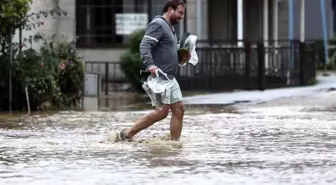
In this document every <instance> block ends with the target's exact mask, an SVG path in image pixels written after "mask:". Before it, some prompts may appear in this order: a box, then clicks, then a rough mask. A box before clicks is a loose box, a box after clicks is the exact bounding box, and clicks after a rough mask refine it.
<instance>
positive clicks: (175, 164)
mask: <svg viewBox="0 0 336 185" xmlns="http://www.w3.org/2000/svg"><path fill="white" fill-rule="evenodd" d="M335 110H336V109H333V108H324V109H323V110H322V109H310V108H307V107H295V106H290V107H284V106H278V107H269V106H268V107H257V106H256V107H251V108H243V109H238V110H235V109H228V108H222V109H220V108H218V107H217V108H216V110H211V109H207V111H204V110H203V109H189V110H188V111H187V113H186V116H185V121H184V128H183V133H182V138H181V141H180V142H171V141H167V140H166V139H165V137H166V136H167V134H168V132H169V117H168V118H167V119H166V120H163V121H161V122H159V123H157V124H155V125H153V126H152V127H150V128H149V129H147V130H145V131H143V132H140V133H139V135H137V137H136V138H135V141H133V142H123V143H110V142H109V141H108V139H107V137H108V133H109V132H110V131H113V130H116V129H121V128H124V127H129V126H131V125H132V122H133V121H134V120H136V118H137V117H139V116H142V115H143V114H144V113H146V112H147V111H121V112H112V111H109V112H60V113H57V114H53V115H44V116H34V117H31V118H29V119H27V120H26V121H25V122H21V123H10V124H7V125H6V124H2V127H1V128H0V183H1V184H25V185H27V184H34V185H42V184H43V185H44V184H118V185H120V184H123V185H127V184H151V185H156V184H162V185H165V184H167V185H171V184H193V185H197V184H202V185H204V184H249V185H263V184H271V185H278V184H283V185H300V184H305V185H307V184H335V182H336V176H335V173H336V150H335V148H336V121H335V120H336V114H335Z"/></svg>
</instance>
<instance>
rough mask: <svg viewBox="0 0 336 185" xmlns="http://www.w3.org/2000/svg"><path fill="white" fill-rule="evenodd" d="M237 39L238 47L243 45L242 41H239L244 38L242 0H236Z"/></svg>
mask: <svg viewBox="0 0 336 185" xmlns="http://www.w3.org/2000/svg"><path fill="white" fill-rule="evenodd" d="M237 12H238V13H237V14H238V15H237V18H238V21H237V39H238V47H243V42H240V41H241V40H243V39H244V34H243V33H244V22H243V12H244V5H243V0H238V1H237Z"/></svg>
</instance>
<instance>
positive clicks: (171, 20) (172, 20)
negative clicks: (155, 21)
mask: <svg viewBox="0 0 336 185" xmlns="http://www.w3.org/2000/svg"><path fill="white" fill-rule="evenodd" d="M170 23H171V24H172V25H176V24H178V23H179V20H178V19H175V18H171V19H170Z"/></svg>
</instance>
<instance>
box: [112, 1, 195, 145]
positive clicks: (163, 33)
mask: <svg viewBox="0 0 336 185" xmlns="http://www.w3.org/2000/svg"><path fill="white" fill-rule="evenodd" d="M185 6H186V5H185V3H184V2H183V1H182V0H168V1H166V2H165V5H164V7H163V15H162V16H156V17H155V18H154V19H153V20H152V21H151V22H150V23H149V24H148V26H147V29H146V33H145V36H144V37H143V39H142V41H141V44H140V53H141V59H142V61H143V63H144V65H145V66H146V69H147V70H148V71H149V72H151V74H152V75H153V76H155V72H156V70H157V69H161V70H162V71H163V72H164V73H166V74H167V76H168V77H169V79H170V80H171V83H170V84H169V86H168V87H167V89H166V92H165V93H166V95H167V96H164V97H163V100H162V102H163V106H162V107H161V108H156V109H155V110H154V111H153V112H151V113H149V114H148V115H145V116H144V117H142V118H140V119H139V120H137V121H136V123H135V124H134V126H133V127H131V128H129V129H124V130H122V131H120V132H118V133H117V141H122V140H125V139H131V138H132V137H133V136H134V135H135V134H137V133H138V132H140V131H141V130H143V129H146V128H148V127H149V126H151V125H153V124H154V123H155V122H158V121H160V120H163V119H164V118H166V117H167V115H168V113H169V110H171V111H172V117H171V122H170V136H171V140H174V141H178V140H179V139H180V136H181V132H182V122H183V116H184V105H183V102H182V93H181V89H180V86H179V84H178V82H177V81H176V79H175V77H174V76H175V74H176V72H177V69H178V67H179V56H178V48H177V44H178V43H177V37H176V34H175V30H174V27H173V26H174V25H176V24H178V23H179V22H180V21H181V20H182V19H183V17H184V12H185ZM189 59H190V54H189V55H188V56H187V57H185V58H183V59H182V60H183V62H185V61H188V60H189Z"/></svg>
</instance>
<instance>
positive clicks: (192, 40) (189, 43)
mask: <svg viewBox="0 0 336 185" xmlns="http://www.w3.org/2000/svg"><path fill="white" fill-rule="evenodd" d="M196 42H197V36H196V35H191V34H190V33H186V34H185V35H183V37H182V38H181V41H180V44H179V46H178V47H179V50H181V49H187V50H188V51H189V52H190V54H191V57H190V60H189V61H188V63H190V64H192V65H194V66H195V65H196V64H197V63H198V56H197V53H196ZM186 64H187V62H186V63H184V64H180V66H185V65H186Z"/></svg>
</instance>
